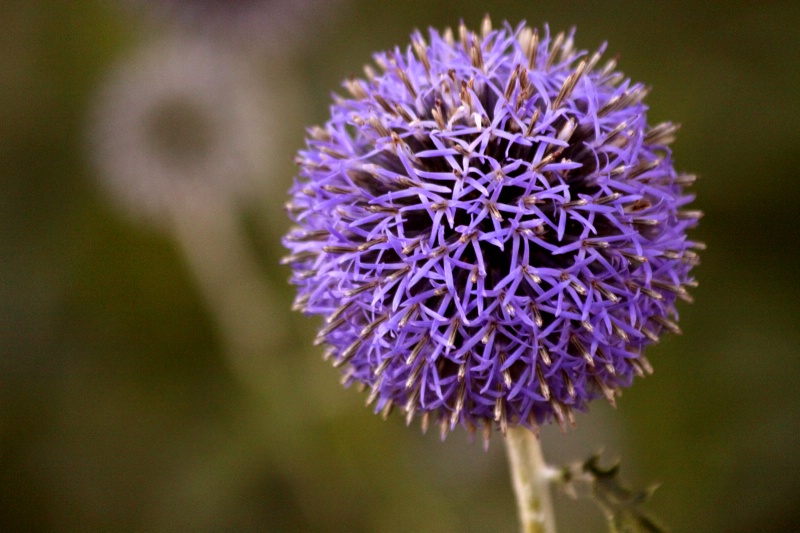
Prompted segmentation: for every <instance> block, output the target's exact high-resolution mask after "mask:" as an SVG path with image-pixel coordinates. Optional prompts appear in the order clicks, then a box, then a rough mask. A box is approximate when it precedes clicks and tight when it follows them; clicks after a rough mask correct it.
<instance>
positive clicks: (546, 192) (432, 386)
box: [285, 18, 700, 435]
mask: <svg viewBox="0 0 800 533" xmlns="http://www.w3.org/2000/svg"><path fill="white" fill-rule="evenodd" d="M429 41H430V42H426V39H425V38H424V37H423V36H422V35H421V34H419V33H415V34H414V35H413V36H412V44H411V46H409V47H408V48H406V49H405V50H403V49H400V48H396V49H394V50H393V51H389V52H386V53H379V54H376V55H375V62H376V64H377V69H374V68H372V67H369V66H368V67H365V72H366V79H356V78H351V79H348V80H347V81H345V83H344V87H345V88H346V89H347V91H348V92H349V96H348V97H336V98H335V102H334V104H333V106H332V108H331V118H330V120H329V121H328V122H327V123H326V125H325V126H324V127H320V128H313V129H311V130H310V137H311V138H310V139H309V140H308V143H307V147H306V149H305V150H303V151H301V152H300V155H299V157H298V160H297V161H298V164H299V166H300V176H299V178H298V179H297V180H296V182H295V185H294V187H293V188H292V191H291V196H292V198H291V201H290V202H289V204H288V205H287V208H288V211H289V214H290V216H291V218H292V219H293V221H294V222H295V223H296V226H295V227H294V228H292V229H291V230H290V231H289V233H288V234H287V235H286V237H285V245H286V246H287V248H289V250H290V251H291V255H290V256H288V257H287V258H286V259H285V263H287V264H290V265H291V266H292V268H293V276H292V282H293V283H294V284H296V285H297V286H298V297H297V300H296V302H295V307H296V308H297V309H300V310H302V311H304V312H306V313H308V314H318V315H322V316H323V317H324V319H325V325H324V327H323V328H322V329H321V331H320V332H319V337H318V339H317V340H318V341H319V342H320V343H326V344H327V345H328V350H327V352H326V354H327V356H328V357H330V358H331V359H332V360H333V364H334V365H335V366H337V367H341V368H342V369H343V380H344V383H345V384H351V383H358V384H361V385H363V386H365V387H368V388H370V389H371V394H370V396H369V401H370V402H371V401H374V400H377V405H376V411H382V412H384V413H388V412H389V411H390V410H391V409H392V407H393V406H394V405H399V406H401V407H403V408H404V409H405V411H406V413H407V420H408V421H409V422H410V421H411V420H412V419H413V418H414V416H415V414H419V415H421V417H422V424H423V427H426V426H427V424H428V423H429V421H435V422H437V423H439V424H440V425H441V428H442V434H443V435H444V434H445V433H446V432H447V430H448V429H452V428H453V427H454V426H456V425H458V424H462V425H464V426H466V427H467V428H468V429H470V430H474V428H475V427H476V425H478V424H483V426H484V428H485V434H487V435H488V433H489V432H490V428H491V427H492V425H493V421H496V422H497V424H498V425H499V427H500V429H503V430H505V428H506V427H507V426H508V425H525V426H529V427H535V426H536V425H537V424H541V423H544V422H548V421H551V420H554V419H555V420H556V421H557V422H559V423H560V424H561V425H563V424H564V422H565V420H566V421H571V419H572V411H573V409H585V408H586V406H587V403H588V402H589V401H590V400H592V399H593V398H596V397H598V396H605V397H606V398H607V399H608V400H609V401H611V402H613V401H614V397H615V395H616V394H617V393H618V392H619V389H620V388H621V387H624V386H628V385H629V384H630V383H631V381H632V378H633V376H634V375H635V374H638V375H644V374H646V373H648V372H650V371H651V370H650V364H649V363H648V362H647V360H646V359H645V357H644V355H643V351H644V349H645V348H646V347H647V346H648V345H649V344H652V343H654V342H656V341H657V340H658V338H659V336H660V335H661V333H662V332H664V331H665V330H666V331H673V332H678V326H677V324H676V319H677V314H676V311H675V307H674V304H675V301H676V299H678V298H680V299H684V300H688V299H689V295H688V293H687V291H686V288H685V287H686V286H687V285H689V286H691V285H692V284H693V280H692V278H691V277H690V276H689V271H690V270H691V268H692V266H693V265H695V264H696V262H697V255H696V254H695V252H693V251H692V250H691V249H692V248H698V247H699V246H700V245H699V244H698V243H693V242H691V241H689V240H687V237H686V230H687V228H690V227H692V226H694V225H695V224H696V221H697V218H699V216H700V213H699V212H697V211H690V210H685V209H683V208H684V206H685V205H686V204H688V203H689V202H690V201H691V200H692V196H690V195H687V194H684V192H683V189H684V187H685V186H686V185H689V184H690V183H691V182H692V181H693V179H694V178H693V176H690V175H685V174H677V173H676V172H675V170H674V169H673V165H672V158H671V152H670V150H669V148H668V144H669V143H670V142H671V141H672V140H673V134H674V132H675V131H676V129H677V127H676V126H675V125H674V124H671V123H664V124H659V125H656V126H654V127H649V126H648V125H647V121H646V109H647V108H646V106H645V105H644V104H643V103H642V99H643V98H644V96H645V94H646V93H647V89H646V88H645V87H644V86H643V85H641V84H639V83H633V82H631V81H630V80H628V79H626V78H625V77H624V76H623V75H622V74H621V73H619V72H617V71H616V65H615V62H614V61H613V60H612V61H609V62H607V63H604V65H602V66H601V65H600V59H601V53H602V51H603V50H602V49H601V50H600V51H598V52H597V53H595V54H591V55H590V54H587V53H585V52H582V51H577V50H576V49H575V48H574V47H573V34H572V33H569V34H566V35H565V34H564V33H559V34H558V35H556V36H551V35H550V33H549V30H548V29H547V28H546V27H545V29H544V31H543V32H542V33H541V34H539V33H538V32H537V30H531V29H530V28H528V27H526V26H524V25H519V26H517V27H516V28H512V27H511V26H509V25H508V24H505V25H504V26H503V28H501V29H499V30H496V31H493V30H492V28H491V23H490V22H489V20H488V18H487V19H486V20H485V21H484V24H483V27H482V30H481V32H480V35H478V34H476V33H472V32H469V31H468V30H467V29H466V28H465V27H464V26H463V25H462V26H461V27H460V28H459V32H458V36H454V35H453V33H452V32H451V31H449V30H448V31H445V32H444V33H441V34H440V33H438V32H437V31H435V30H431V31H430V33H429ZM431 418H432V419H433V420H430V419H431Z"/></svg>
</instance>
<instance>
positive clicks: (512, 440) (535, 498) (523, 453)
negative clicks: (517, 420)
mask: <svg viewBox="0 0 800 533" xmlns="http://www.w3.org/2000/svg"><path fill="white" fill-rule="evenodd" d="M505 440H506V448H507V449H508V463H509V467H510V470H511V480H512V482H513V484H514V493H515V494H516V496H517V507H518V508H519V518H520V522H521V523H522V529H521V531H522V533H555V531H556V522H555V515H554V513H553V501H552V499H551V498H550V475H549V470H550V467H549V466H547V464H545V462H544V457H543V456H542V448H541V446H540V445H539V438H538V437H537V436H536V435H535V434H534V433H533V432H532V431H530V430H529V429H527V428H524V427H521V426H520V427H514V428H509V429H508V433H507V435H506V439H505Z"/></svg>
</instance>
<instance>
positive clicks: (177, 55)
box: [90, 36, 281, 223]
mask: <svg viewBox="0 0 800 533" xmlns="http://www.w3.org/2000/svg"><path fill="white" fill-rule="evenodd" d="M271 96H272V95H271V94H270V93H269V91H267V90H266V87H265V85H264V84H263V83H262V82H261V80H260V78H259V77H258V76H255V75H253V73H252V72H251V68H250V65H249V63H248V62H247V61H244V60H243V59H242V58H240V57H239V56H237V55H236V54H234V53H231V52H229V51H228V50H227V49H226V48H225V47H224V46H221V45H220V44H217V43H214V42H210V41H207V40H204V39H199V38H194V37H182V36H176V37H169V38H165V39H159V40H157V41H155V42H153V43H149V44H148V45H147V46H145V47H143V48H141V49H139V50H137V51H136V53H135V54H133V57H131V58H129V59H128V60H127V61H123V62H121V63H120V64H118V65H117V67H116V68H115V69H113V70H112V71H111V72H110V73H109V75H108V77H107V79H106V81H105V84H104V85H103V87H102V90H101V91H100V92H99V93H98V97H97V99H96V101H95V102H94V106H95V107H94V109H93V115H92V121H91V130H90V142H91V155H92V158H93V160H94V163H95V165H96V167H97V168H98V170H99V177H100V178H101V185H102V187H103V188H104V189H105V190H106V191H107V192H108V193H109V194H110V196H111V197H112V198H113V199H114V200H116V201H118V202H119V203H120V204H121V205H123V206H124V207H125V208H126V210H127V211H128V212H129V213H130V214H132V215H134V216H136V217H144V218H149V219H152V220H155V221H157V222H159V223H163V222H164V221H165V220H166V219H168V218H170V217H171V216H172V214H173V213H175V212H177V211H180V210H184V209H186V208H187V207H188V206H191V205H196V204H198V203H199V204H203V203H205V202H206V201H207V200H211V199H213V201H215V202H217V201H222V202H226V201H228V202H233V203H235V202H237V201H242V200H243V199H246V198H248V197H250V196H252V195H253V194H254V193H256V192H257V191H258V190H259V189H260V182H261V181H264V180H263V177H264V169H265V168H267V166H268V162H269V161H270V160H271V158H272V156H273V152H272V151H273V150H274V149H275V148H274V147H275V145H276V138H277V135H276V134H275V132H274V131H273V129H272V124H271V122H272V121H273V120H274V117H275V116H281V115H280V114H278V113H277V112H276V109H275V104H274V102H273V100H274V98H272V97H271Z"/></svg>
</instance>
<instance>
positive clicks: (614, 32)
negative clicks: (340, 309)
mask: <svg viewBox="0 0 800 533" xmlns="http://www.w3.org/2000/svg"><path fill="white" fill-rule="evenodd" d="M288 3H289V2H287V4H288ZM486 12H488V13H490V14H491V15H492V17H493V19H494V21H495V23H496V24H497V23H499V21H501V20H503V19H508V20H509V21H511V22H512V23H514V24H516V23H517V22H518V21H520V20H522V19H526V20H527V21H528V22H529V23H530V24H532V25H537V26H541V25H542V24H543V23H544V22H549V23H550V25H551V27H552V28H554V29H556V30H560V29H568V28H569V27H571V26H573V25H574V26H577V28H578V33H577V45H578V47H579V48H585V49H594V48H596V47H597V46H598V45H599V44H600V43H601V42H603V41H604V40H607V41H608V42H609V48H608V50H609V52H608V54H607V55H608V56H614V55H616V54H619V56H620V63H619V65H620V68H621V70H622V71H623V72H625V74H627V75H628V76H630V77H632V78H633V79H634V80H642V81H644V82H645V83H647V84H649V85H651V86H652V87H653V91H652V93H651V94H650V96H649V97H648V100H647V101H648V103H649V105H650V107H651V111H650V115H649V116H650V120H651V123H655V122H658V121H662V120H673V121H676V122H680V123H681V124H682V125H683V128H682V130H681V131H680V132H679V135H678V141H677V142H676V144H675V145H674V150H675V157H676V162H677V166H678V168H679V169H681V170H686V171H692V172H697V173H698V174H699V175H700V176H701V179H700V180H699V181H698V183H697V185H696V186H695V188H694V191H695V192H696V193H697V195H698V200H697V204H696V205H697V206H698V207H699V208H701V209H703V210H704V211H705V213H706V216H705V218H704V219H703V220H702V221H701V225H700V227H699V229H698V230H696V231H695V232H694V234H693V236H694V237H695V238H697V239H698V240H702V241H705V242H707V244H708V250H707V251H706V252H704V253H703V254H702V265H701V266H700V267H699V269H697V270H696V273H697V278H698V279H699V281H700V287H699V288H698V289H696V290H695V291H693V294H694V295H695V297H696V300H697V301H696V303H695V304H693V305H691V306H688V305H682V306H681V307H680V311H681V312H682V316H681V326H682V328H683V329H684V331H685V334H684V335H683V336H682V337H669V338H667V339H665V340H664V341H663V342H662V343H661V344H660V345H658V346H655V347H653V348H652V349H651V351H650V352H649V359H650V360H651V361H652V363H653V365H654V367H655V369H656V372H655V374H654V376H652V377H651V378H648V379H646V380H640V381H638V382H637V383H636V385H635V386H634V387H632V388H631V389H629V390H627V391H626V392H625V394H624V396H623V397H622V398H621V399H620V401H619V407H618V408H617V409H616V410H612V409H611V408H609V407H607V406H606V405H601V404H600V403H599V402H598V403H596V405H594V406H593V408H592V410H591V412H590V413H589V414H588V415H580V416H579V419H578V429H577V430H575V431H570V432H569V433H567V434H566V435H562V434H561V433H559V432H558V431H557V430H553V428H547V429H546V430H545V431H544V432H543V437H542V438H543V445H544V449H545V454H546V456H547V457H548V459H550V460H551V461H552V462H554V463H562V462H567V461H571V460H575V459H581V458H584V457H585V456H587V455H589V454H590V453H592V452H594V451H597V450H598V449H601V448H603V449H604V450H605V454H604V457H605V459H606V461H608V462H610V461H612V460H614V459H616V458H619V457H621V458H622V460H623V471H622V474H623V477H625V478H627V479H628V480H629V481H630V482H631V484H633V485H636V486H645V485H646V484H648V483H650V482H654V481H658V482H660V483H661V484H662V486H661V488H660V489H659V490H658V492H657V493H656V495H655V497H654V499H653V501H652V502H651V504H650V509H651V510H653V511H654V512H655V513H656V514H657V515H658V516H659V517H660V518H661V519H663V521H665V522H666V523H667V524H669V525H670V526H671V527H672V529H673V530H674V531H676V532H677V531H687V532H731V533H733V532H741V533H745V532H754V531H758V532H789V531H798V530H800V459H798V454H800V328H798V321H799V319H800V305H799V304H798V289H797V288H798V282H800V275H799V274H800V267H798V265H799V264H800V238H798V234H800V230H799V229H798V222H797V217H798V215H800V179H798V169H799V168H800V142H798V141H800V127H799V126H798V125H799V124H800V98H798V87H799V86H800V68H798V65H800V33H799V32H798V29H797V28H798V26H799V23H800V3H797V2H788V1H787V2H763V3H756V2H724V3H723V2H719V3H701V2H689V1H681V2H670V3H655V2H637V3H629V2H580V3H577V2H575V3H573V2H554V1H539V2H523V1H518V2H512V1H495V2H475V1H471V2H462V3H460V4H458V5H456V4H454V3H453V2H446V1H443V0H424V1H423V0H406V1H403V2H371V1H367V0H364V1H349V2H348V1H346V0H340V1H339V2H335V3H332V4H330V5H327V6H326V7H325V9H324V12H323V11H320V12H315V11H312V12H311V13H310V14H308V13H307V14H306V15H305V16H306V18H305V19H304V20H303V22H302V24H300V26H298V27H297V29H296V30H294V31H293V32H292V33H293V34H294V41H291V42H289V40H288V38H283V37H282V40H283V39H285V40H286V41H287V42H285V43H284V46H283V47H281V48H277V47H275V45H274V43H273V44H271V45H269V46H265V47H262V48H259V45H257V44H255V45H253V43H249V44H248V43H246V42H242V41H237V40H236V39H232V42H231V43H229V44H230V46H231V47H232V49H234V50H235V53H236V54H239V55H240V56H241V57H242V58H243V60H244V61H247V62H249V64H251V65H252V69H253V72H255V73H257V74H258V76H260V77H262V78H263V81H264V82H265V85H268V86H270V87H271V89H270V90H271V91H272V92H271V93H269V94H268V95H267V96H265V98H267V99H270V100H272V101H273V102H276V101H280V102H283V103H282V104H281V106H280V107H281V110H280V111H281V113H283V114H282V115H280V116H279V117H276V118H274V120H272V121H271V122H270V128H271V135H272V138H271V139H272V141H271V143H272V144H271V146H272V147H273V149H274V148H275V147H279V151H278V155H276V156H275V157H274V161H272V163H271V164H270V165H269V168H268V169H265V172H264V175H263V176H258V179H259V180H261V185H260V188H258V191H260V192H259V194H258V195H255V197H254V198H253V197H251V198H250V200H251V201H250V202H248V203H246V205H244V206H243V207H242V208H241V209H237V210H236V211H235V213H234V214H235V225H236V226H237V228H238V229H237V230H236V231H238V232H239V233H237V235H239V237H241V242H243V243H245V246H246V248H247V250H246V251H244V252H242V251H241V250H240V252H242V253H244V254H245V256H246V257H248V258H249V259H248V260H252V265H251V266H252V267H253V268H254V269H255V272H257V275H256V277H257V278H258V279H257V280H255V281H253V280H251V281H252V282H253V283H255V286H256V290H254V291H252V292H250V291H244V293H245V294H250V295H251V296H252V300H253V301H248V300H247V297H243V298H241V306H240V307H237V306H236V303H237V302H239V301H240V300H239V299H236V298H233V299H232V298H227V299H226V298H225V297H224V296H225V295H224V294H222V295H220V291H222V292H224V287H223V288H222V289H220V287H219V286H215V285H214V279H213V278H214V273H215V272H217V273H219V272H226V268H227V267H229V266H232V267H234V268H235V267H236V266H237V265H238V263H237V264H236V265H234V262H235V257H236V256H235V255H233V256H231V255H229V254H227V252H226V251H225V248H224V247H222V248H215V247H214V246H212V243H214V242H228V241H226V240H225V238H224V236H223V237H221V238H219V235H217V237H218V241H214V240H213V238H211V237H209V240H208V241H207V243H209V244H208V246H207V247H206V249H203V248H202V246H200V248H198V244H197V242H196V241H197V240H198V239H199V240H200V242H201V243H202V242H206V241H204V235H205V234H204V232H205V231H209V232H212V233H213V232H214V231H216V230H215V229H214V228H213V227H211V228H209V227H208V226H207V222H203V223H199V224H198V228H197V229H196V231H195V232H194V233H192V230H190V231H188V232H187V231H183V232H181V231H182V230H175V228H174V227H172V226H171V227H170V228H171V229H164V227H162V226H158V225H154V224H147V223H143V222H142V221H140V220H137V219H136V217H131V216H128V214H126V212H125V210H124V209H122V208H120V206H119V204H118V202H115V201H114V199H113V198H110V197H109V195H108V194H106V193H105V192H104V189H103V187H102V186H101V185H100V184H99V183H100V182H101V180H102V178H101V177H100V176H98V174H99V172H100V171H98V169H97V166H96V165H94V164H93V158H92V148H91V143H89V142H87V138H88V137H90V135H89V133H88V132H89V131H90V130H91V128H92V127H93V126H92V123H91V118H90V117H92V116H93V109H94V106H95V105H96V103H95V100H96V98H97V94H98V91H99V87H101V86H102V84H103V83H104V80H105V79H106V76H107V73H108V72H109V69H112V68H113V67H114V66H115V65H119V64H120V63H124V61H125V58H126V57H128V56H129V55H130V54H133V53H135V51H136V50H137V49H138V48H139V47H142V46H144V45H145V44H146V43H148V42H153V41H158V40H159V39H161V38H163V37H164V35H165V34H166V33H169V32H176V31H185V32H192V31H198V29H197V24H198V22H197V21H196V20H193V21H192V28H189V29H178V28H177V27H178V26H180V24H179V23H177V22H175V21H173V22H163V21H161V20H159V16H160V15H158V14H153V15H148V14H146V13H143V11H142V10H139V9H131V8H130V6H128V7H125V6H120V5H117V4H116V3H114V2H111V1H100V0H97V1H88V0H87V1H75V2H49V1H44V0H38V1H36V0H28V1H22V0H18V1H12V0H5V1H2V2H0V247H2V248H1V251H0V531H59V532H61V531H197V532H212V531H269V532H283V531H286V532H294V531H310V532H314V531H347V532H361V531H363V532H386V533H390V532H410V531H414V532H453V531H465V532H472V531H474V532H488V531H505V532H511V531H516V528H517V524H516V511H515V508H514V500H513V496H512V493H511V488H510V484H509V481H508V473H507V467H506V462H505V461H506V460H505V456H504V453H503V452H504V450H503V446H502V443H501V441H500V439H499V438H497V437H495V438H494V441H493V443H492V446H491V449H490V451H489V452H488V453H484V452H483V451H482V449H481V447H480V446H479V445H471V444H469V442H468V439H467V438H466V434H465V433H464V432H463V431H457V432H456V433H455V434H452V435H451V436H450V437H449V438H448V440H447V441H446V442H444V443H441V442H439V439H438V436H437V435H436V432H432V433H429V434H428V435H425V436H423V435H420V433H419V430H418V429H417V428H416V427H412V428H406V427H405V425H404V423H403V421H402V417H401V416H399V415H394V416H393V417H391V418H390V419H389V420H388V421H387V422H384V421H382V420H381V419H380V417H377V416H374V415H373V414H371V412H370V410H368V409H365V408H364V407H363V400H364V396H363V395H361V394H359V393H357V392H356V391H355V390H345V389H342V388H341V387H340V385H339V384H338V373H337V371H336V370H334V369H332V368H331V367H330V365H328V364H326V363H323V362H322V361H321V360H320V359H321V358H320V354H321V349H317V348H314V347H312V346H311V341H312V340H313V336H314V328H315V326H316V322H315V321H313V320H309V319H305V318H303V317H302V316H299V315H298V316H295V315H297V314H296V313H295V314H289V312H288V308H289V307H290V305H291V300H292V289H291V288H290V287H289V286H288V285H287V284H286V281H285V280H286V278H287V277H288V269H286V268H284V267H278V266H277V263H278V260H279V258H280V257H281V256H282V255H283V250H282V249H281V246H280V243H279V238H280V235H281V234H282V233H283V232H284V231H285V230H286V228H287V227H288V222H287V221H285V220H284V217H283V215H282V204H283V201H284V195H283V192H282V191H284V190H286V189H287V188H288V186H289V184H290V183H291V179H292V176H293V172H294V167H293V165H292V157H293V155H294V153H295V151H296V150H297V149H298V148H300V147H301V146H302V139H303V136H304V127H305V126H307V125H310V124H313V123H319V122H322V121H324V119H325V116H326V113H327V106H328V103H329V101H330V93H331V91H333V90H338V88H339V83H340V81H341V80H342V79H343V78H344V77H346V76H347V75H348V74H350V73H360V72H361V66H362V65H363V64H364V63H366V62H368V61H369V58H370V53H371V52H372V51H373V50H380V49H386V48H388V47H392V46H394V45H396V44H402V45H405V44H406V43H407V40H408V34H409V33H410V31H411V30H412V28H414V27H420V28H425V27H427V26H436V27H439V28H442V27H444V26H446V25H457V24H458V21H459V19H460V18H461V17H463V18H464V20H465V21H466V22H467V24H468V25H470V26H472V27H477V26H478V24H479V23H480V20H481V18H482V16H483V14H484V13H486ZM295 22H297V21H295ZM282 24H283V23H282V22H280V21H276V22H275V23H274V26H275V28H278V27H279V26H282ZM272 30H273V28H272V27H266V28H265V29H264V32H266V33H269V32H271V31H272ZM234 33H235V32H234ZM222 35H224V32H221V31H219V29H218V28H217V29H216V30H214V36H213V39H214V40H216V41H220V40H224V39H225V37H223V36H222ZM251 45H252V46H251ZM287 117H290V118H287ZM252 200H255V201H252ZM186 220H187V219H186V218H184V219H183V221H184V223H186ZM204 224H205V225H204ZM190 226H191V224H190ZM187 233H189V234H190V235H189V237H187ZM222 234H223V235H224V232H222ZM191 238H194V239H195V242H194V244H191V243H190V244H187V239H188V240H191ZM228 244H230V243H228ZM234 252H235V250H234ZM204 253H207V254H208V256H209V257H214V258H215V260H217V261H218V263H219V265H221V266H218V267H217V270H216V271H215V270H213V269H212V270H211V271H210V273H209V271H203V257H206V256H204V255H203V254H204ZM226 261H228V263H226ZM252 273H253V269H251V271H250V274H252ZM231 302H233V304H231ZM219 305H223V306H224V305H233V307H232V308H225V309H220V308H219ZM215 306H216V307H215ZM237 313H238V314H237ZM231 317H233V318H234V319H231ZM240 318H241V320H240ZM238 327H241V333H242V335H244V336H247V335H248V334H251V335H252V336H253V339H252V342H249V343H248V342H243V343H241V344H242V345H241V346H239V345H237V342H236V339H238V338H239V336H238V334H237V331H239V330H238V329H237V328H238ZM259 332H261V333H262V334H263V335H260V334H259ZM232 338H233V340H232ZM557 503H558V506H559V516H558V520H559V524H560V525H561V530H562V531H590V532H591V531H602V530H603V528H604V526H603V522H602V520H601V519H600V515H599V513H598V512H597V511H596V510H595V509H594V508H593V504H592V503H591V502H588V501H580V502H573V501H571V500H570V499H569V498H566V497H559V498H558V502H557Z"/></svg>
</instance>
